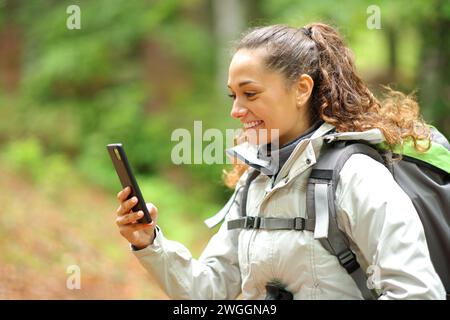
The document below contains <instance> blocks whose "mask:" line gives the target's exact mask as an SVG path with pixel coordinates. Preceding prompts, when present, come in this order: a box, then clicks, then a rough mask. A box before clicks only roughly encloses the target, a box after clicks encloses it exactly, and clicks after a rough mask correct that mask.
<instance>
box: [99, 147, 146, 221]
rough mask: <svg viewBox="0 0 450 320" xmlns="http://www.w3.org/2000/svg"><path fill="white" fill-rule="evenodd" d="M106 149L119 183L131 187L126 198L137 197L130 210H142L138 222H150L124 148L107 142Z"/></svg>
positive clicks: (124, 186)
mask: <svg viewBox="0 0 450 320" xmlns="http://www.w3.org/2000/svg"><path fill="white" fill-rule="evenodd" d="M107 149H108V152H109V155H110V157H111V160H112V162H113V165H114V168H115V169H116V172H117V175H118V176H119V180H120V183H121V184H122V187H123V188H126V187H130V188H131V192H130V194H129V196H128V198H127V200H128V199H130V198H132V197H136V198H137V203H136V205H135V206H134V207H132V210H133V211H139V210H141V211H142V212H144V216H143V217H142V218H141V219H139V220H138V222H139V223H150V222H152V218H151V217H150V214H149V213H148V210H147V206H146V204H145V201H144V197H143V196H142V194H141V190H140V188H139V185H138V184H137V181H136V178H135V177H134V175H133V172H132V170H131V166H130V163H129V162H128V158H127V156H126V154H125V150H124V148H123V146H122V144H121V143H112V144H108V145H107Z"/></svg>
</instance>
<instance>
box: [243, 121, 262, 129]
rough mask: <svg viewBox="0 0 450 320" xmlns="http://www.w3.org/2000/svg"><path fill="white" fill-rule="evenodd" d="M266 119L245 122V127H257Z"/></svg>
mask: <svg viewBox="0 0 450 320" xmlns="http://www.w3.org/2000/svg"><path fill="white" fill-rule="evenodd" d="M263 122H264V121H262V120H256V121H250V122H244V128H245V129H252V128H255V127H257V126H259V125H260V124H262V123H263Z"/></svg>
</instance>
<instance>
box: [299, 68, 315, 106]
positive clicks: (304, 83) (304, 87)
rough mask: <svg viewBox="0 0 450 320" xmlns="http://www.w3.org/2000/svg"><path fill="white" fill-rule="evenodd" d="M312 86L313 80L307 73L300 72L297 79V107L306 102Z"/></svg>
mask: <svg viewBox="0 0 450 320" xmlns="http://www.w3.org/2000/svg"><path fill="white" fill-rule="evenodd" d="M313 88H314V80H313V79H312V78H311V77H310V76H309V75H307V74H302V75H301V76H300V77H299V78H298V80H297V108H300V107H302V106H304V105H305V104H306V102H307V101H308V99H309V97H310V96H311V92H312V90H313Z"/></svg>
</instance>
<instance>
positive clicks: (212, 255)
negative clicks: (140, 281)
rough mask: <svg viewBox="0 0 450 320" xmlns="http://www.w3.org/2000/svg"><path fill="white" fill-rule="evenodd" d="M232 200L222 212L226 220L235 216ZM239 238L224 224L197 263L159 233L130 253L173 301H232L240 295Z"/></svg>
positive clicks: (184, 250) (183, 250) (235, 206)
mask: <svg viewBox="0 0 450 320" xmlns="http://www.w3.org/2000/svg"><path fill="white" fill-rule="evenodd" d="M235 192H237V191H235ZM234 199H235V197H234V194H233V196H232V197H231V198H230V200H229V202H228V203H227V204H226V205H225V206H224V208H223V209H222V210H229V214H228V215H227V217H226V219H229V217H230V216H234V214H237V205H236V202H235V201H234ZM238 236H239V231H238V230H231V231H228V230H227V226H226V223H223V224H222V226H221V227H220V229H219V231H218V232H217V233H216V234H215V235H214V236H213V237H212V238H211V239H210V241H209V242H208V244H207V246H206V248H205V250H204V251H203V252H202V254H201V256H200V258H199V259H198V260H197V259H194V258H193V257H192V255H191V253H190V252H189V250H188V249H187V248H186V247H185V246H183V245H182V244H181V243H179V242H176V241H171V240H168V239H166V238H165V237H164V235H163V232H162V231H161V230H160V229H158V231H157V235H156V238H155V240H154V242H153V244H152V245H150V246H148V247H146V248H144V249H141V250H138V251H134V250H133V253H134V255H135V256H136V257H137V258H138V260H139V262H140V263H141V265H142V266H143V267H144V268H145V269H146V270H147V271H148V272H149V273H151V274H152V276H153V277H154V278H155V279H156V281H157V282H158V284H159V285H160V286H161V288H162V289H163V290H164V291H165V292H166V293H167V294H168V296H169V297H171V298H172V299H235V298H236V297H237V296H238V295H239V293H240V292H241V275H240V270H239V262H238V247H237V243H238Z"/></svg>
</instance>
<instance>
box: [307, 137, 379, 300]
mask: <svg viewBox="0 0 450 320" xmlns="http://www.w3.org/2000/svg"><path fill="white" fill-rule="evenodd" d="M358 153H359V154H365V155H368V156H370V157H371V158H373V159H374V160H376V161H379V162H381V163H384V162H383V158H382V157H381V155H380V154H379V153H378V151H376V150H375V149H374V148H372V147H370V146H368V145H366V144H363V143H353V142H337V143H333V144H330V145H325V146H324V149H323V151H322V153H321V154H320V156H319V159H318V161H317V163H316V164H315V165H314V167H313V169H312V171H311V175H310V177H309V179H308V187H307V194H306V210H307V215H308V218H309V219H314V220H315V228H314V238H315V239H318V240H319V241H320V243H321V244H322V245H323V246H324V247H325V249H327V250H328V251H329V252H330V253H331V254H333V255H335V256H336V257H337V259H338V260H339V263H340V264H341V266H342V267H344V268H345V270H346V271H347V272H348V273H349V275H350V276H351V277H352V278H353V279H354V280H355V282H356V284H357V286H358V288H359V289H360V291H361V293H362V295H363V297H364V298H365V299H375V298H376V297H377V296H378V295H377V294H376V292H375V291H373V290H370V289H369V288H368V287H367V284H366V281H367V277H366V274H365V272H364V271H363V270H362V269H361V267H360V265H359V263H358V261H357V260H356V256H355V254H354V253H353V252H352V250H351V249H350V246H349V240H348V238H347V235H346V234H345V233H344V232H342V231H341V230H340V229H339V227H338V221H337V216H336V208H335V194H336V187H337V185H338V183H339V174H340V171H341V170H342V168H343V166H344V164H345V162H346V161H347V160H348V159H349V158H350V157H351V156H352V155H354V154H358Z"/></svg>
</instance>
